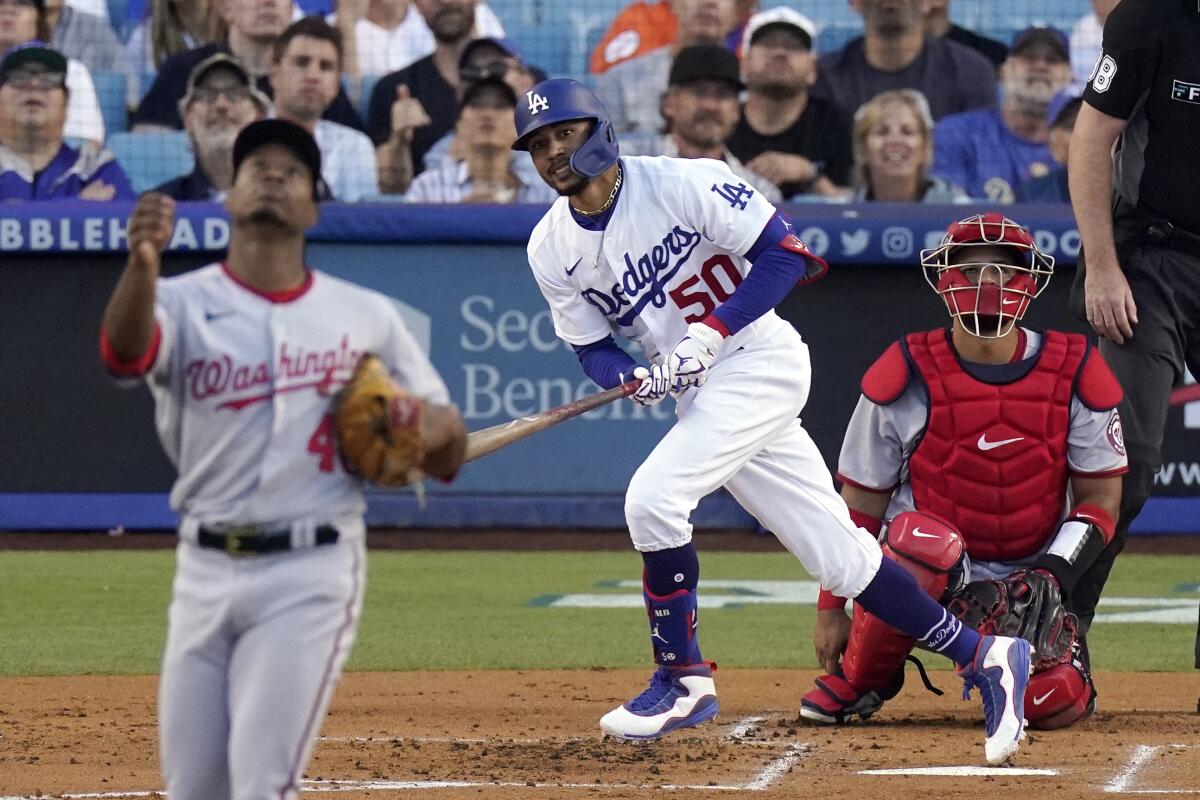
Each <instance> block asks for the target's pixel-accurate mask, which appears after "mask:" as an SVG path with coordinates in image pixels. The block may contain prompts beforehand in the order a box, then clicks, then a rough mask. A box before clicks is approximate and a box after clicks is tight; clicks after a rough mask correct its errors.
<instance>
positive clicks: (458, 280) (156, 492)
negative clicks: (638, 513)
mask: <svg viewBox="0 0 1200 800" xmlns="http://www.w3.org/2000/svg"><path fill="white" fill-rule="evenodd" d="M129 210H130V206H129V205H127V204H103V205H102V204H86V203H81V204H77V205H64V206H58V205H56V206H49V205H41V204H29V205H22V206H14V207H11V208H9V209H6V210H5V212H4V214H3V216H2V218H0V251H3V253H4V263H3V267H0V296H3V297H4V298H5V301H6V302H5V303H4V307H5V313H4V314H3V315H0V343H2V344H0V348H2V349H0V369H2V372H0V408H3V409H4V413H3V414H2V415H0V443H2V444H3V449H4V453H5V455H6V458H4V459H2V460H0V529H54V530H58V529H100V530H103V529H113V528H118V527H124V528H126V529H139V528H151V529H159V528H169V527H171V526H172V525H173V521H174V516H173V514H172V513H171V511H170V509H169V508H168V507H167V502H166V492H167V491H168V490H169V488H170V485H171V482H172V480H173V477H174V473H173V470H172V468H171V465H170V464H169V463H168V462H167V460H166V458H165V456H164V455H163V452H162V449H161V447H160V446H159V444H158V441H157V438H156V435H155V432H154V429H153V412H152V406H151V402H150V398H149V394H148V392H147V391H146V389H145V387H144V386H138V387H136V388H133V389H120V388H117V386H116V385H115V384H114V383H113V381H112V380H111V379H110V378H109V377H108V375H107V373H106V372H105V371H104V369H103V367H102V366H101V364H100V362H99V360H98V358H97V338H96V336H97V330H98V327H99V321H100V315H101V312H102V310H103V307H104V304H105V302H106V300H107V297H108V295H109V293H110V291H111V289H112V286H113V284H114V283H115V281H116V277H117V275H118V273H119V271H120V269H121V266H122V264H123V260H124V255H123V252H122V251H123V249H124V248H125V246H126V240H125V219H126V217H127V215H128V213H129ZM543 212H544V209H543V208H538V207H515V208H513V207H509V208H498V207H473V208H461V207H459V208H448V207H417V206H395V205H384V206H372V207H362V206H355V207H349V206H338V205H329V206H326V207H324V208H323V210H322V218H321V222H320V224H319V225H318V226H317V227H316V228H315V229H314V230H313V231H312V234H311V237H310V245H309V248H308V261H309V263H310V264H311V265H312V266H313V267H315V268H317V269H320V270H324V271H327V272H329V273H331V274H334V275H337V276H340V277H344V278H347V279H350V280H353V281H356V282H359V283H362V284H364V285H366V286H370V287H372V288H375V289H378V290H379V291H381V292H383V293H385V294H387V295H389V296H391V297H392V298H394V299H395V300H396V301H397V302H398V303H399V304H400V306H401V309H402V311H403V313H404V314H405V316H406V318H407V319H408V321H409V322H410V325H411V327H413V329H414V330H415V331H416V333H417V336H418V339H419V340H420V341H422V342H423V343H425V344H426V345H427V346H428V347H429V352H430V355H431V357H432V360H433V362H434V364H435V365H436V366H437V367H438V368H439V370H440V371H441V373H442V375H443V376H444V378H445V379H446V382H447V384H448V385H449V387H450V391H451V394H452V396H453V398H454V400H455V402H457V403H458V404H459V406H460V408H461V409H462V411H463V415H464V417H465V418H466V421H467V425H468V427H469V428H470V429H472V430H476V429H480V428H484V427H487V426H490V425H495V424H498V423H501V422H506V421H508V420H510V419H512V418H515V417H519V416H523V415H526V414H530V413H533V412H536V411H539V410H542V409H545V408H548V407H551V406H554V405H558V404H560V403H564V402H567V401H569V400H571V399H574V398H576V397H579V396H581V395H583V394H585V393H588V392H591V391H594V387H593V386H592V385H591V383H590V381H588V380H587V378H586V377H584V376H583V374H582V372H581V371H580V369H579V366H578V362H577V361H576V359H575V357H574V355H573V353H572V352H571V351H570V349H569V348H568V347H566V346H565V345H564V344H563V343H562V342H560V341H559V340H558V339H557V338H556V337H555V336H554V331H553V325H552V323H551V320H550V315H549V312H548V310H547V308H546V306H545V303H544V301H543V300H542V297H541V295H540V294H539V292H538V290H537V287H536V285H535V284H534V281H533V279H532V277H531V275H530V273H529V268H528V265H527V262H526V259H525V250H524V245H525V241H526V239H527V237H528V234H529V232H530V230H531V229H532V227H533V225H534V224H535V223H536V222H537V220H538V218H539V217H540V216H541V214H542V213H543ZM964 212H965V209H964V208H962V207H937V206H918V207H911V206H887V205H882V204H881V205H873V206H817V205H812V206H809V205H798V206H793V207H791V208H790V209H789V213H790V215H791V217H792V219H793V220H794V222H795V223H796V227H797V229H798V230H799V231H800V233H801V235H802V236H803V237H804V238H805V239H806V240H807V241H808V243H809V244H810V246H812V247H813V249H814V250H815V251H816V252H818V253H820V254H822V255H824V256H825V257H826V258H827V259H829V261H830V262H831V264H832V267H833V268H832V269H831V271H830V273H829V276H828V277H827V278H826V279H824V280H822V281H821V282H819V283H817V284H815V285H813V286H809V287H804V288H799V289H797V290H796V291H794V292H792V294H791V295H790V296H789V297H788V298H787V299H786V300H785V301H784V302H783V303H782V304H781V306H780V308H779V311H780V313H781V314H782V315H783V316H784V317H785V318H787V319H788V320H790V321H791V322H792V323H793V324H794V325H795V326H796V327H797V329H798V330H799V331H800V332H801V334H802V335H803V336H804V338H805V340H806V341H807V342H808V344H809V346H810V348H811V352H812V362H813V373H814V375H813V388H812V394H811V397H810V399H809V401H808V405H807V407H806V409H805V411H804V414H803V418H804V422H805V426H806V427H807V428H808V430H809V432H810V433H811V434H812V436H813V438H814V439H815V440H816V442H817V444H818V446H819V447H820V448H821V451H822V452H823V453H824V455H825V458H826V460H827V461H828V462H829V464H830V465H831V466H832V465H833V463H834V462H835V460H836V457H837V451H838V448H839V446H840V442H841V436H842V433H843V431H844V429H845V425H846V422H847V421H848V419H849V417H850V413H851V411H852V410H853V408H854V404H855V402H856V400H857V396H858V389H857V383H858V380H859V378H860V377H861V375H862V373H863V371H864V370H865V369H866V368H867V367H868V366H869V365H870V363H871V362H872V361H873V360H874V359H875V358H876V357H877V356H878V354H879V353H881V352H882V351H883V349H884V348H885V347H886V346H887V345H888V344H889V343H890V342H891V341H893V340H894V339H896V338H897V337H899V336H900V335H902V334H903V333H905V332H906V331H910V330H917V329H927V328H932V327H936V326H938V325H941V324H943V323H945V321H946V314H945V309H944V307H943V306H942V304H941V301H940V300H939V299H938V298H937V297H936V296H935V295H934V294H933V292H932V291H931V290H930V289H929V287H928V286H927V285H926V283H925V281H924V280H923V279H922V277H921V272H920V269H919V268H918V267H917V266H916V264H917V259H918V257H919V251H920V249H921V248H922V247H926V246H932V245H933V244H935V243H936V240H937V239H938V238H940V232H941V231H943V230H944V229H945V226H946V224H947V223H948V222H949V221H950V220H952V219H954V218H957V217H961V216H963V215H964ZM1014 213H1017V215H1018V217H1019V218H1020V219H1021V221H1023V222H1025V223H1026V224H1029V225H1030V226H1031V227H1032V228H1033V229H1034V231H1035V235H1036V236H1037V238H1038V240H1039V244H1040V245H1041V246H1042V248H1043V249H1044V250H1046V251H1047V252H1049V253H1051V254H1052V255H1055V256H1056V257H1057V258H1058V266H1057V270H1056V273H1057V274H1056V276H1055V277H1054V279H1053V280H1052V281H1051V283H1050V286H1049V288H1048V289H1047V291H1046V293H1045V294H1044V295H1043V296H1042V297H1041V298H1040V299H1039V300H1038V301H1037V302H1036V303H1035V304H1034V305H1033V308H1032V310H1031V312H1030V314H1029V317H1028V322H1029V324H1030V325H1031V326H1033V327H1048V326H1053V327H1058V328H1064V329H1068V330H1076V331H1084V330H1085V327H1084V326H1083V325H1082V324H1081V323H1079V322H1078V321H1077V320H1074V319H1072V318H1071V317H1070V315H1069V314H1068V312H1067V311H1066V307H1067V296H1068V293H1069V289H1070V284H1071V281H1072V278H1073V273H1074V269H1073V264H1074V261H1075V258H1076V256H1077V255H1078V249H1079V243H1078V234H1077V232H1076V231H1075V227H1074V223H1073V220H1072V218H1071V215H1070V211H1069V209H1067V208H1065V207H1062V208H1060V207H1050V206H1046V207H1035V206H1029V207H1024V208H1021V209H1020V210H1019V213H1018V212H1017V211H1015V210H1014ZM227 242H228V222H227V220H226V218H225V216H224V213H223V211H222V210H221V209H220V208H219V207H217V206H214V205H207V204H194V205H193V204H184V205H181V207H180V210H179V214H178V218H177V223H176V229H175V235H174V237H173V239H172V242H171V245H170V249H169V254H168V255H167V257H166V260H165V266H164V269H165V271H166V273H167V274H176V273H179V272H183V271H186V270H188V269H193V268H195V267H197V266H199V265H201V264H204V263H208V262H210V261H213V260H216V259H218V258H219V256H220V250H221V249H222V248H223V247H225V246H226V244H227ZM1195 388H1196V387H1195V386H1191V387H1185V388H1184V389H1181V390H1178V391H1177V392H1176V397H1175V398H1174V400H1175V401H1177V402H1176V404H1175V405H1174V406H1173V407H1172V410H1171V419H1170V429H1169V430H1168V434H1167V437H1166V438H1167V452H1166V454H1165V456H1164V458H1165V461H1166V462H1167V465H1168V466H1167V468H1166V469H1164V477H1165V480H1164V482H1163V484H1162V485H1161V486H1160V487H1159V495H1160V496H1157V497H1156V498H1154V499H1153V500H1152V501H1151V503H1150V504H1149V505H1148V507H1147V509H1146V511H1145V512H1144V513H1143V515H1142V517H1140V518H1139V519H1138V521H1137V524H1136V526H1135V531H1140V532H1166V533H1184V534H1196V533H1200V515H1198V514H1197V513H1195V512H1196V511H1197V510H1200V464H1198V463H1196V462H1197V461H1200V457H1198V455H1197V454H1198V453H1200V447H1197V444H1198V443H1200V395H1195V396H1193V394H1192V392H1191V390H1193V389H1195ZM1192 400H1195V401H1196V402H1190V401H1192ZM671 417H672V406H671V404H670V403H669V402H668V403H665V404H663V405H661V406H659V407H657V408H655V409H650V410H647V409H642V408H639V407H637V406H635V405H633V404H632V403H629V402H625V401H622V402H618V403H615V404H611V405H609V406H606V407H604V408H602V409H598V410H596V411H593V412H590V413H589V414H587V415H585V416H584V417H582V418H579V419H576V420H572V421H569V422H567V423H564V424H562V425H560V426H558V427H556V428H554V429H551V430H548V431H545V432H543V433H539V434H536V435H535V436H533V437H531V438H529V439H527V440H525V441H522V442H520V443H518V444H515V445H512V446H510V447H508V448H505V449H503V450H501V451H500V452H497V453H495V454H493V455H490V456H488V457H486V458H484V459H482V460H480V461H478V462H475V463H473V464H471V465H469V466H467V467H466V468H464V469H463V471H462V473H461V475H460V476H459V477H458V479H457V480H456V481H455V482H454V483H452V484H450V485H442V484H440V483H436V482H430V483H427V485H426V494H427V497H426V499H425V502H424V505H423V506H422V505H421V503H420V502H419V501H418V498H417V497H416V495H415V494H414V493H413V492H411V491H400V492H372V493H370V503H369V507H370V510H369V514H368V520H369V522H370V523H371V524H374V525H397V526H428V527H494V526H503V527H565V528H574V527H621V526H622V525H623V514H622V507H623V494H624V490H625V487H626V485H627V482H628V479H629V477H630V475H632V473H633V471H634V469H635V468H636V467H637V465H638V464H639V463H640V462H641V460H642V459H643V458H644V457H645V455H646V454H647V453H648V452H649V451H650V449H651V448H652V447H653V446H654V444H655V443H656V442H657V441H658V439H659V438H660V437H661V435H662V434H663V432H664V431H665V430H666V429H667V428H668V427H669V426H670V424H671ZM1168 471H1169V473H1170V474H1169V475H1167V474H1166V473H1167V472H1168ZM695 522H696V524H697V525H698V526H700V527H753V525H754V523H753V520H752V519H751V518H750V517H749V516H748V515H747V514H746V513H745V512H743V511H742V510H741V509H740V508H738V506H737V505H736V503H734V502H733V500H732V499H731V498H729V497H728V496H727V495H724V494H723V493H717V494H715V495H713V496H711V497H709V498H707V499H706V500H705V501H704V502H703V503H702V504H701V507H700V508H699V509H698V511H697V513H696V516H695Z"/></svg>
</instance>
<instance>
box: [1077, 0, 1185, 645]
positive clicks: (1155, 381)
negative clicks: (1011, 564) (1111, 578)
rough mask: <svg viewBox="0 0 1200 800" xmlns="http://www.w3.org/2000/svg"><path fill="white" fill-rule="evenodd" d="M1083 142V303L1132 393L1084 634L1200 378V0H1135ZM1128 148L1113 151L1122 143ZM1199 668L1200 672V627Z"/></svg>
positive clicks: (1083, 115)
mask: <svg viewBox="0 0 1200 800" xmlns="http://www.w3.org/2000/svg"><path fill="white" fill-rule="evenodd" d="M1083 99H1084V104H1083V107H1082V109H1081V110H1080V112H1079V118H1078V120H1077V122H1076V124H1075V132H1074V135H1073V137H1072V139H1071V151H1070V168H1069V170H1068V172H1069V174H1070V181H1071V201H1072V205H1073V206H1074V211H1075V219H1076V221H1077V222H1078V224H1079V233H1080V235H1081V237H1082V239H1083V248H1084V251H1085V252H1086V256H1087V257H1086V265H1085V264H1084V263H1083V258H1082V256H1081V259H1080V262H1081V263H1080V269H1079V272H1078V273H1077V275H1076V281H1075V287H1074V291H1073V297H1072V304H1073V305H1074V306H1075V310H1076V311H1077V312H1084V313H1086V316H1087V320H1088V322H1089V323H1091V325H1092V327H1093V328H1094V329H1095V330H1096V333H1098V334H1099V335H1100V336H1101V337H1102V339H1101V341H1100V352H1101V353H1103V355H1104V358H1105V359H1106V360H1107V361H1108V363H1109V365H1110V366H1111V367H1112V369H1113V372H1115V373H1116V375H1117V378H1118V379H1119V380H1120V381H1121V384H1122V386H1123V387H1124V388H1125V402H1124V403H1123V404H1122V406H1121V423H1122V425H1123V426H1124V437H1125V446H1126V448H1127V450H1128V453H1129V472H1128V474H1127V475H1126V476H1125V480H1124V484H1123V497H1122V500H1121V517H1120V521H1119V523H1118V526H1117V532H1116V537H1115V538H1114V539H1113V542H1112V543H1111V544H1110V545H1109V547H1108V549H1107V550H1105V552H1104V553H1103V554H1102V556H1101V557H1100V559H1098V560H1097V562H1096V563H1095V564H1094V565H1093V566H1092V568H1091V569H1090V570H1089V571H1088V573H1086V574H1085V575H1084V576H1083V578H1082V579H1081V580H1080V582H1079V584H1078V587H1077V591H1076V593H1075V596H1074V597H1073V598H1072V602H1071V605H1072V606H1073V607H1074V610H1075V611H1076V612H1077V613H1078V614H1079V616H1080V622H1081V623H1082V626H1083V627H1084V629H1085V630H1086V628H1087V626H1089V625H1090V624H1091V622H1092V618H1093V616H1094V614H1095V608H1096V602H1097V601H1098V600H1099V598H1100V591H1101V589H1103V587H1104V582H1105V580H1107V578H1108V573H1109V570H1110V569H1111V568H1112V563H1113V559H1115V558H1116V556H1117V553H1119V552H1120V551H1121V548H1122V547H1123V546H1124V543H1125V537H1126V533H1127V532H1128V530H1129V524H1130V523H1131V522H1132V521H1133V519H1134V518H1135V517H1136V516H1137V515H1138V512H1139V511H1141V509H1142V505H1143V504H1144V503H1145V502H1146V498H1147V497H1148V496H1149V495H1150V491H1151V489H1152V488H1153V486H1154V475H1155V473H1156V472H1157V471H1158V468H1159V465H1160V462H1161V456H1162V452H1161V451H1162V440H1163V428H1164V425H1165V423H1166V417H1167V402H1168V398H1169V395H1170V393H1171V388H1172V387H1173V386H1175V385H1177V384H1179V383H1180V382H1181V380H1182V379H1183V374H1184V367H1185V366H1186V367H1188V368H1189V369H1190V370H1191V371H1192V374H1194V375H1200V331H1198V330H1197V325H1198V324H1200V202H1197V200H1196V192H1197V189H1198V187H1200V139H1198V138H1197V131H1200V4H1198V3H1197V0H1123V1H1122V2H1121V3H1120V4H1119V5H1118V6H1117V7H1116V8H1115V9H1114V10H1113V12H1112V13H1111V14H1110V15H1109V17H1108V21H1107V22H1106V24H1105V26H1104V49H1103V52H1102V53H1101V55H1100V59H1099V60H1098V61H1097V62H1096V66H1095V67H1094V68H1093V70H1092V76H1091V78H1090V79H1089V81H1088V85H1087V88H1086V90H1085V91H1084V95H1083ZM1114 143H1116V145H1117V149H1116V152H1115V154H1114V153H1113V145H1114ZM1196 659H1197V662H1196V666H1197V667H1200V628H1198V630H1197V643H1196Z"/></svg>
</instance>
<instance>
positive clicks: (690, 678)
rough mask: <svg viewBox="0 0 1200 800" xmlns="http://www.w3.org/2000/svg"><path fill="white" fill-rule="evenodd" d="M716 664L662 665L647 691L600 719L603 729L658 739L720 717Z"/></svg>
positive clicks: (626, 736) (629, 736)
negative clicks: (714, 678)
mask: <svg viewBox="0 0 1200 800" xmlns="http://www.w3.org/2000/svg"><path fill="white" fill-rule="evenodd" d="M715 667H716V665H715V664H695V665H692V666H688V667H659V668H658V669H657V670H656V671H655V673H654V675H652V676H651V677H650V685H649V686H648V687H646V691H644V692H642V693H641V694H639V695H638V696H637V697H635V698H633V699H632V700H630V701H628V702H626V703H624V704H622V705H620V706H618V707H616V708H614V709H613V710H612V711H610V712H608V713H607V714H605V715H604V716H603V717H601V718H600V729H601V730H602V731H604V732H605V733H607V734H608V735H609V736H618V737H620V738H622V739H657V738H658V737H660V736H662V735H663V734H666V733H670V732H671V731H673V730H675V729H677V728H690V727H693V726H695V725H699V724H701V723H703V722H708V721H709V720H710V719H712V718H713V717H715V716H717V708H718V706H717V688H716V684H714V683H713V679H712V671H713V669H714V668H715Z"/></svg>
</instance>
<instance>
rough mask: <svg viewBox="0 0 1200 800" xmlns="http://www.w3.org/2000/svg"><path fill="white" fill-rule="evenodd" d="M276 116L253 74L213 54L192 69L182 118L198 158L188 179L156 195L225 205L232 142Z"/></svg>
mask: <svg viewBox="0 0 1200 800" xmlns="http://www.w3.org/2000/svg"><path fill="white" fill-rule="evenodd" d="M270 112H271V102H270V101H269V100H268V99H267V96H266V95H264V94H263V93H262V92H260V91H259V90H258V89H257V88H256V87H255V86H254V81H253V79H252V78H251V76H250V73H249V71H248V70H247V69H246V68H245V66H243V65H242V63H241V62H240V61H238V60H237V59H236V58H234V57H233V56H231V55H229V54H228V53H213V54H212V55H211V56H209V57H208V58H206V59H204V60H203V61H201V62H200V63H199V64H197V65H196V68H195V69H194V70H192V74H191V77H190V78H189V79H188V88H187V94H186V95H184V98H183V100H182V101H180V109H179V115H180V116H181V117H183V126H184V128H185V129H186V130H187V133H188V140H189V141H190V142H191V146H192V153H193V154H194V155H195V157H196V165H195V168H194V169H193V170H192V171H191V172H190V173H189V174H187V175H180V176H179V177H177V178H172V179H171V180H169V181H167V182H166V183H164V184H163V185H162V186H159V187H157V188H156V189H155V190H154V191H156V192H162V193H163V194H165V195H167V196H169V197H171V198H174V199H175V200H209V201H216V202H221V201H224V199H225V195H226V194H227V193H228V192H229V187H230V186H232V185H233V143H234V141H235V140H236V139H237V135H238V133H240V132H241V130H242V129H243V128H245V127H246V126H247V125H249V124H250V123H251V122H254V121H255V120H259V119H263V118H264V117H266V116H267V115H268V114H270Z"/></svg>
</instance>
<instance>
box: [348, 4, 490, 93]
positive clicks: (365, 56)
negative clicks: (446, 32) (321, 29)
mask: <svg viewBox="0 0 1200 800" xmlns="http://www.w3.org/2000/svg"><path fill="white" fill-rule="evenodd" d="M329 22H330V23H331V24H336V25H337V28H338V30H339V31H340V32H341V34H342V41H343V43H344V44H345V45H346V65H347V70H346V71H347V72H351V73H355V70H351V69H349V67H350V66H351V58H350V53H351V50H352V49H353V52H354V62H353V65H354V67H355V69H356V70H357V72H356V74H357V75H359V76H363V75H386V74H388V73H389V72H395V71H396V70H401V69H404V68H405V67H407V66H408V65H409V64H412V63H413V62H415V61H417V60H418V59H422V58H424V57H425V56H427V55H429V54H431V53H432V52H433V51H434V49H435V47H436V40H435V39H434V36H433V31H432V30H431V29H430V27H429V25H428V23H426V22H425V17H424V16H423V15H422V14H421V11H420V10H419V9H418V8H417V4H416V3H415V2H413V0H339V1H338V3H337V13H335V14H331V15H330V17H329ZM474 35H475V36H478V37H479V38H494V39H503V38H504V26H503V25H502V24H501V23H500V20H499V18H498V17H497V16H496V13H495V12H494V11H492V10H491V9H490V8H489V7H488V4H487V3H483V2H479V3H477V4H476V6H475V28H474Z"/></svg>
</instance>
